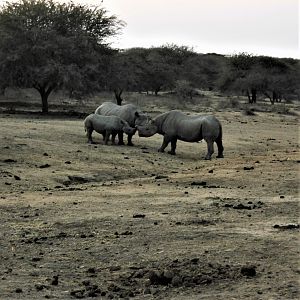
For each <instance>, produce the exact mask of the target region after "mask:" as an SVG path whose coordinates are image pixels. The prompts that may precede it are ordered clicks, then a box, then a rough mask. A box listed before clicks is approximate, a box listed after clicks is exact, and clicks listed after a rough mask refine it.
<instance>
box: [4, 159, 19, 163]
mask: <svg viewBox="0 0 300 300" xmlns="http://www.w3.org/2000/svg"><path fill="white" fill-rule="evenodd" d="M3 162H5V163H15V162H17V161H16V160H14V159H11V158H8V159H4V160H3Z"/></svg>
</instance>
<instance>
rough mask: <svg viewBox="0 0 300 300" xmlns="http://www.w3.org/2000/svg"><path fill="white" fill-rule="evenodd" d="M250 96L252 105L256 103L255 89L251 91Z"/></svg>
mask: <svg viewBox="0 0 300 300" xmlns="http://www.w3.org/2000/svg"><path fill="white" fill-rule="evenodd" d="M251 94H252V103H256V98H257V91H256V89H251Z"/></svg>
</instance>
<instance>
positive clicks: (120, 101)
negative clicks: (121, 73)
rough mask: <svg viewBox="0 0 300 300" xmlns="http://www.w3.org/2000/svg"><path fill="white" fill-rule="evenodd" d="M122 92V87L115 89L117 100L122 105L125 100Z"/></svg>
mask: <svg viewBox="0 0 300 300" xmlns="http://www.w3.org/2000/svg"><path fill="white" fill-rule="evenodd" d="M122 93H123V90H122V89H120V90H114V94H115V98H116V100H117V104H118V105H120V106H121V105H122V101H123V99H122V97H121V95H122Z"/></svg>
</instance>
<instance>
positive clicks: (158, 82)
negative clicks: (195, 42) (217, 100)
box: [110, 45, 300, 104]
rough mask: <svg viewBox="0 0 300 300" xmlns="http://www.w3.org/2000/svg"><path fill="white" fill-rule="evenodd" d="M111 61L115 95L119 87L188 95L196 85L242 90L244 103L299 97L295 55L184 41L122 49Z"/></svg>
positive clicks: (299, 68) (299, 75)
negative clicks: (224, 49)
mask: <svg viewBox="0 0 300 300" xmlns="http://www.w3.org/2000/svg"><path fill="white" fill-rule="evenodd" d="M112 62H113V66H112V73H111V76H110V78H113V79H114V80H113V81H111V82H110V88H111V89H112V90H113V91H114V92H115V95H116V98H117V99H120V98H121V97H120V96H121V93H122V91H124V90H126V91H136V92H142V91H143V92H148V91H151V92H152V93H154V94H155V95H157V94H158V92H160V91H170V90H171V91H174V92H177V93H178V94H179V95H180V96H182V97H183V98H192V97H193V96H194V95H196V94H197V90H216V91H217V90H220V91H223V92H225V93H229V94H235V95H241V94H243V95H247V96H248V99H249V103H255V102H256V101H257V96H258V94H260V95H262V96H263V97H267V98H269V99H270V101H271V103H272V104H274V103H275V102H280V101H281V100H282V99H284V98H293V99H299V97H300V62H299V60H296V59H286V58H274V57H268V56H253V55H250V54H247V53H241V54H237V55H232V56H223V55H219V54H215V53H211V54H199V53H196V52H194V51H193V50H192V49H191V48H189V47H186V46H177V45H165V46H161V47H152V48H132V49H128V50H122V51H119V52H118V53H116V54H115V55H114V57H113V59H112Z"/></svg>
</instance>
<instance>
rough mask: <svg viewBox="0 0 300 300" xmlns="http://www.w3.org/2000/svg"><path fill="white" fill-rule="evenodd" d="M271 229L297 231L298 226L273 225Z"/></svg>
mask: <svg viewBox="0 0 300 300" xmlns="http://www.w3.org/2000/svg"><path fill="white" fill-rule="evenodd" d="M273 228H276V229H299V228H300V226H299V224H286V225H278V224H275V225H274V226H273Z"/></svg>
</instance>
